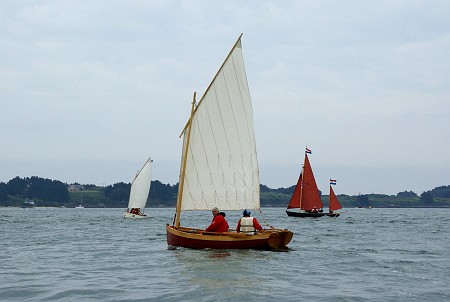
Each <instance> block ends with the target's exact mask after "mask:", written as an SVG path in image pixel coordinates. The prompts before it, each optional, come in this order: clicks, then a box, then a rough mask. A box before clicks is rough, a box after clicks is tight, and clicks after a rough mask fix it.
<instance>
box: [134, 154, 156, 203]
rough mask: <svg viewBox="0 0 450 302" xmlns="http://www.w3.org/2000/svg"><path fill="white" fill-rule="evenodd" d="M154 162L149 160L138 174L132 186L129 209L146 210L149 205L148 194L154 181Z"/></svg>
mask: <svg viewBox="0 0 450 302" xmlns="http://www.w3.org/2000/svg"><path fill="white" fill-rule="evenodd" d="M151 163H152V160H151V159H150V158H149V159H148V160H147V161H146V162H145V164H144V166H143V167H142V169H141V170H140V171H139V172H138V173H137V174H136V177H135V178H134V180H133V183H132V184H131V191H130V200H129V202H128V208H129V209H131V208H140V209H144V208H145V205H146V203H147V198H148V194H149V193H150V185H151V180H152V165H151Z"/></svg>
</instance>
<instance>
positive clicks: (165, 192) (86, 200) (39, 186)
mask: <svg viewBox="0 0 450 302" xmlns="http://www.w3.org/2000/svg"><path fill="white" fill-rule="evenodd" d="M69 188H75V189H74V190H72V191H70V192H69ZM294 188H295V185H293V186H291V187H289V188H278V189H271V188H269V187H267V186H265V185H261V186H260V189H261V194H260V196H261V206H263V207H264V206H266V207H286V206H287V204H288V203H289V200H290V198H291V196H292V193H293V192H294ZM130 189H131V183H124V182H119V183H115V184H113V185H108V186H106V187H100V186H96V185H93V184H83V185H81V184H78V183H74V184H67V183H63V182H61V181H58V180H51V179H46V178H41V177H37V176H32V177H24V178H20V177H18V176H17V177H15V178H13V179H11V180H9V181H8V182H6V183H5V182H0V206H3V207H7V206H13V207H17V206H23V204H24V202H26V201H33V203H34V205H35V206H43V207H74V206H76V205H78V204H83V206H85V207H106V208H126V207H127V205H128V198H129V195H130ZM177 193H178V184H175V185H170V184H163V183H162V182H160V181H158V180H154V181H152V183H151V190H150V195H149V202H148V203H147V207H175V205H176V199H177ZM321 196H322V200H323V202H324V204H325V205H327V204H328V195H322V194H321ZM338 198H339V200H340V202H341V204H342V205H343V207H450V185H449V186H440V187H436V188H434V189H431V190H429V191H425V192H423V193H422V194H421V195H420V196H419V195H417V194H416V193H414V192H412V191H404V192H399V193H397V194H396V195H385V194H363V195H361V194H360V195H357V196H350V195H346V194H340V195H338Z"/></svg>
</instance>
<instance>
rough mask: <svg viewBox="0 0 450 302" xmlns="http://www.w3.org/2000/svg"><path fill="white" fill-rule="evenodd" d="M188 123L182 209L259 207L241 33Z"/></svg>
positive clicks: (253, 133) (255, 157) (251, 111)
mask: <svg viewBox="0 0 450 302" xmlns="http://www.w3.org/2000/svg"><path fill="white" fill-rule="evenodd" d="M190 127H191V130H190V132H191V133H190V138H189V146H188V149H187V150H185V147H184V146H183V150H184V152H183V156H184V154H185V153H187V158H186V169H185V179H184V186H183V194H182V203H181V209H182V210H206V209H211V208H212V207H214V206H217V207H219V209H221V210H239V209H245V208H247V209H259V206H260V198H259V170H258V161H257V155H256V142H255V132H254V126H253V109H252V103H251V98H250V91H249V88H248V83H247V77H246V74H245V67H244V60H243V56H242V46H241V40H240V38H239V40H238V41H237V42H236V44H235V46H234V47H233V49H232V50H231V52H230V54H229V55H228V57H227V59H226V60H225V62H224V63H223V65H222V67H221V68H220V70H219V71H218V73H217V75H216V76H215V78H214V79H213V81H212V82H211V84H210V86H209V87H208V89H207V90H206V92H205V94H204V95H203V97H202V99H201V100H200V102H199V104H198V106H197V107H196V109H195V112H194V114H193V117H192V122H191V125H190ZM187 132H188V131H185V132H184V134H185V136H186V135H187ZM186 141H187V140H186V139H184V142H186Z"/></svg>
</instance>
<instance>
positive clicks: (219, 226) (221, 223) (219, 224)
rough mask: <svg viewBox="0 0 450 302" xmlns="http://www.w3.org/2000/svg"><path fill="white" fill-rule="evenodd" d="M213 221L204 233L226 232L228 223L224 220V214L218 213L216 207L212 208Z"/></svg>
mask: <svg viewBox="0 0 450 302" xmlns="http://www.w3.org/2000/svg"><path fill="white" fill-rule="evenodd" d="M211 212H212V214H213V216H214V217H213V219H212V222H211V224H210V225H209V227H207V228H206V230H205V232H228V227H229V226H228V222H227V221H226V219H225V213H224V212H219V209H218V208H217V207H214V208H212V210H211Z"/></svg>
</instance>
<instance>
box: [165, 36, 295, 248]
mask: <svg viewBox="0 0 450 302" xmlns="http://www.w3.org/2000/svg"><path fill="white" fill-rule="evenodd" d="M241 36H242V35H241ZM182 135H183V150H182V155H181V165H180V166H181V169H180V182H179V187H178V199H177V207H176V213H175V217H174V222H173V225H169V224H167V226H166V231H167V243H168V245H169V247H187V248H212V249H277V250H286V249H287V247H286V245H287V244H288V243H289V242H290V241H291V239H292V236H293V233H292V232H290V231H288V230H283V229H263V230H261V231H259V232H258V233H257V234H254V235H247V234H245V233H242V232H241V233H236V232H235V231H233V232H230V231H228V232H204V230H202V229H196V228H188V227H182V226H180V214H181V211H182V210H183V211H187V210H210V209H211V208H212V207H219V209H220V210H243V209H259V208H260V192H259V186H260V182H259V171H258V160H257V157H256V142H255V133H254V127H253V110H252V103H251V98H250V91H249V88H248V83H247V77H246V74H245V67H244V61H243V56H242V46H241V37H239V39H238V40H237V41H236V43H235V45H234V46H233V48H232V50H231V51H230V53H229V54H228V56H227V58H226V59H225V61H224V63H223V64H222V66H221V67H220V69H219V71H218V72H217V74H216V76H215V77H214V78H213V80H212V82H211V84H210V85H209V86H208V88H207V89H206V92H205V94H204V95H203V97H202V98H201V99H200V101H199V103H198V104H197V103H196V100H195V93H194V100H193V102H192V107H191V115H190V118H189V120H188V122H187V124H186V126H185V128H184V129H183V131H182ZM208 218H209V217H208Z"/></svg>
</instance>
